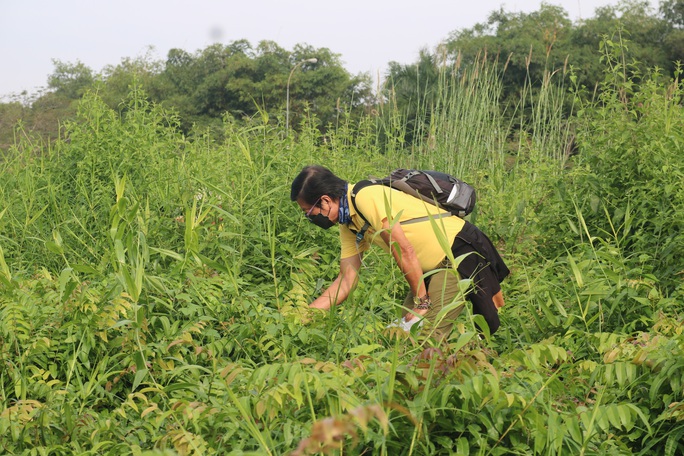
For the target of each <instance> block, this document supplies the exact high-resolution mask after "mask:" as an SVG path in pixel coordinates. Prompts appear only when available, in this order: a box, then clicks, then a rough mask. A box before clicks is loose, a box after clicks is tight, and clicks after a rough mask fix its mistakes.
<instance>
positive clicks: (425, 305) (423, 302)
mask: <svg viewBox="0 0 684 456" xmlns="http://www.w3.org/2000/svg"><path fill="white" fill-rule="evenodd" d="M431 305H432V301H430V295H429V294H427V293H425V296H423V297H422V298H419V297H418V296H414V297H413V307H414V308H415V309H418V310H425V309H429V308H430V306H431Z"/></svg>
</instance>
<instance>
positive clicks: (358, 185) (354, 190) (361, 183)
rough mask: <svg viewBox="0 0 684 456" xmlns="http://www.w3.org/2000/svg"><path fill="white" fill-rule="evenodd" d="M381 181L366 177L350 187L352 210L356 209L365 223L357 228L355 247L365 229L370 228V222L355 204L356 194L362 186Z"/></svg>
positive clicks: (361, 238)
mask: <svg viewBox="0 0 684 456" xmlns="http://www.w3.org/2000/svg"><path fill="white" fill-rule="evenodd" d="M381 183H382V182H380V181H379V180H376V179H366V180H361V181H358V182H357V183H356V184H355V185H354V188H352V191H351V203H352V206H354V210H355V211H356V213H357V214H359V216H360V217H361V218H362V219H363V221H364V222H365V223H364V224H363V227H362V228H361V230H359V231H358V232H357V233H356V246H357V247H358V245H359V243H360V242H361V241H362V240H363V237H364V236H365V234H366V231H368V228H370V222H368V219H367V218H366V216H365V215H363V213H362V212H361V211H360V210H359V208H358V207H357V206H356V195H358V194H359V192H360V191H361V190H362V189H364V188H366V187H368V186H371V185H376V184H381Z"/></svg>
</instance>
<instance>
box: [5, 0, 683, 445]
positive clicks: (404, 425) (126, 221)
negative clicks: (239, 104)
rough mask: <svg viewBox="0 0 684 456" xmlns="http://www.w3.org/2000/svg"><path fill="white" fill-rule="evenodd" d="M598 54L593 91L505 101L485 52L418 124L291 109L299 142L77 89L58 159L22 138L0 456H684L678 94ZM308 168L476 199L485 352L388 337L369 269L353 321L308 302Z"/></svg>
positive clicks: (531, 89) (393, 111)
mask: <svg viewBox="0 0 684 456" xmlns="http://www.w3.org/2000/svg"><path fill="white" fill-rule="evenodd" d="M673 8H674V7H673ZM673 11H676V10H675V9H673ZM600 49H601V54H600V56H595V59H596V60H597V61H600V62H601V65H602V72H601V79H600V81H599V84H598V90H597V91H596V92H594V91H593V90H589V91H587V90H585V89H584V88H583V87H582V86H583V84H581V83H580V82H579V79H578V76H577V73H576V72H575V71H574V70H571V69H570V68H568V69H567V72H563V71H554V70H549V69H547V70H546V71H545V72H542V77H541V79H540V82H541V83H539V84H537V83H536V82H533V81H532V79H531V78H529V79H528V81H527V83H525V84H524V85H523V86H522V87H521V89H520V91H519V92H518V97H517V99H516V100H515V103H510V96H511V95H510V93H509V92H508V91H507V88H506V86H505V84H504V81H505V80H506V71H507V69H504V63H503V62H499V63H497V62H492V61H489V60H488V59H486V58H478V59H476V60H473V61H472V62H467V61H465V60H464V61H462V62H461V63H460V66H459V67H458V71H453V72H452V71H447V70H444V69H441V70H440V69H439V68H437V69H436V71H435V73H431V74H430V78H431V80H432V78H433V77H434V80H435V81H436V84H437V85H436V86H435V91H434V92H433V93H432V94H431V95H430V98H429V99H425V100H424V101H421V102H420V103H418V104H417V105H416V106H415V109H414V110H413V111H412V113H413V114H411V115H408V111H406V110H404V109H403V108H401V106H399V104H398V102H396V99H395V104H394V105H392V104H391V103H387V104H384V105H383V106H381V107H380V108H379V111H378V113H377V115H372V116H364V115H360V114H359V115H356V114H355V115H350V114H349V113H344V114H342V113H340V117H339V119H338V121H336V122H330V121H329V120H328V117H326V116H327V114H325V110H323V111H321V116H320V117H319V114H318V113H317V112H316V111H315V110H308V111H301V112H300V113H299V115H298V117H296V127H297V130H296V132H290V134H285V133H286V132H285V131H284V130H285V129H284V118H282V116H272V115H269V113H268V111H267V110H265V109H257V110H256V111H255V112H254V113H253V115H250V116H247V117H246V118H244V119H241V120H237V119H235V118H234V116H231V115H225V116H223V117H222V120H221V121H218V120H216V119H214V120H211V121H208V122H206V123H205V124H203V125H204V127H199V126H195V127H194V128H190V129H189V130H186V128H187V126H186V125H185V122H187V118H185V117H183V114H182V113H183V111H182V110H180V109H179V110H176V109H171V108H169V107H168V106H167V103H165V102H158V103H154V102H153V101H152V100H154V95H153V92H154V90H156V89H155V88H154V87H155V86H154V84H152V81H151V80H150V81H144V80H142V81H140V80H138V81H137V82H136V81H131V82H132V85H131V88H130V90H128V91H127V93H126V94H125V97H124V99H123V101H122V100H121V99H120V100H119V102H117V103H116V104H115V106H112V100H113V99H114V98H111V99H110V98H108V97H111V96H113V95H112V93H111V92H107V91H102V92H98V91H95V90H89V89H87V88H86V89H85V90H84V91H83V92H82V97H81V98H80V99H79V100H78V101H74V103H73V106H72V107H71V108H70V109H73V112H74V117H73V118H71V119H70V120H65V119H62V124H61V130H60V135H59V137H58V138H56V139H54V140H52V141H41V139H42V138H43V137H36V136H34V135H32V134H29V133H27V132H25V130H22V126H21V125H19V127H18V128H17V129H16V131H17V132H18V135H17V140H16V141H14V142H12V145H11V146H10V147H9V148H8V149H7V151H6V152H3V155H2V156H1V157H0V172H1V173H2V179H1V180H0V365H1V366H2V368H0V450H1V452H2V453H3V454H27V455H34V454H35V455H41V454H50V455H61V454H64V455H67V454H97V455H102V454H105V455H120V454H131V455H176V454H177V455H199V454H217V455H218V454H230V455H247V454H254V455H256V454H259V455H280V454H294V455H305V454H319V453H322V454H339V455H342V454H377V455H397V454H405V455H450V454H462V455H468V454H478V455H509V454H520V455H528V454H539V455H567V454H578V455H606V454H609V455H625V454H627V455H629V454H635V455H651V454H663V455H667V456H674V455H677V454H682V452H684V443H683V442H684V316H683V314H682V310H683V309H684V306H683V304H684V286H683V284H682V275H683V274H684V255H682V251H683V250H684V234H682V233H684V230H683V229H682V220H683V219H684V190H682V185H681V181H682V179H683V178H684V160H682V146H681V145H682V143H683V142H684V130H683V129H682V126H683V125H684V111H683V110H682V96H683V95H684V84H682V81H681V80H680V71H679V68H678V67H675V68H674V70H673V71H674V72H673V76H674V77H673V78H670V77H669V75H667V74H664V73H663V72H661V71H660V70H652V71H649V70H644V69H642V68H640V67H639V66H638V65H635V64H633V61H632V59H631V55H630V54H629V46H628V43H627V45H625V43H624V42H621V41H619V40H609V39H606V40H604V41H603V42H602V44H601V47H600ZM304 55H305V56H308V55H310V54H304ZM181 60H182V59H181ZM313 72H314V71H312V73H313ZM286 76H287V75H286ZM312 77H313V76H312ZM78 80H82V79H78ZM146 82H147V83H149V84H146ZM125 85H126V84H123V85H122V86H121V87H123V86H125ZM148 90H149V92H148ZM249 90H252V89H249ZM53 96H58V92H55V93H54V94H53ZM504 99H507V100H509V101H504ZM3 106H6V107H7V106H9V107H10V108H12V105H3ZM501 106H507V109H505V110H502V109H500V108H501ZM14 108H16V109H17V110H21V109H24V108H23V107H21V106H14ZM224 108H225V107H223V108H217V109H224ZM179 112H181V114H179ZM345 112H346V111H345ZM196 124H197V123H196ZM325 125H327V127H325V128H324V126H325ZM409 137H410V141H409V140H407V138H409ZM310 163H321V164H324V165H327V166H329V167H330V168H331V169H333V170H334V171H335V172H336V173H337V174H339V175H340V176H343V177H345V178H348V179H349V180H350V181H355V180H358V179H361V178H365V177H367V176H368V175H370V174H373V175H383V174H385V173H387V172H388V171H389V170H390V169H392V168H394V167H399V166H403V167H419V168H435V169H440V170H444V171H446V172H450V173H453V174H456V175H460V176H462V177H463V178H464V179H466V180H467V181H469V182H471V183H472V184H474V185H475V187H476V188H477V189H478V197H479V202H478V207H477V209H476V211H475V212H474V213H473V214H472V215H471V216H470V218H471V220H472V221H473V222H475V223H476V224H477V225H478V226H480V227H481V228H482V229H483V230H484V231H485V232H487V233H488V234H489V235H490V237H491V238H492V240H493V241H494V242H495V243H496V244H497V245H498V246H499V247H500V251H501V252H502V254H503V255H504V257H505V258H506V260H507V263H508V265H509V266H510V267H511V270H512V275H511V277H510V278H508V279H507V280H506V281H505V282H504V283H503V288H504V293H505V294H506V300H507V306H506V307H505V308H504V309H503V310H502V313H501V319H502V326H501V328H500V329H499V331H498V332H497V333H496V335H495V336H493V337H491V338H485V339H480V338H479V337H478V336H477V333H476V331H475V326H474V322H473V318H472V316H471V315H464V316H461V317H460V319H459V320H458V324H457V325H456V327H455V329H454V332H453V334H452V335H451V337H450V338H449V339H448V341H447V342H446V343H445V344H443V345H439V346H437V345H435V344H434V342H433V341H432V340H431V339H429V338H426V337H425V336H424V335H421V334H420V333H412V334H404V333H403V332H401V331H400V330H398V329H396V328H390V329H387V328H386V326H387V324H388V323H389V322H391V321H392V320H394V319H395V318H396V315H397V314H398V312H399V311H400V309H399V308H398V306H399V304H400V303H401V301H402V300H403V296H404V294H405V291H406V287H405V284H404V281H403V278H402V276H401V274H400V273H399V271H398V270H397V269H396V267H394V266H393V265H392V261H391V259H390V258H389V256H387V255H384V254H382V253H380V252H376V251H372V252H371V254H369V255H367V258H364V263H365V267H364V269H363V270H362V271H361V283H360V284H359V287H358V288H357V289H356V290H355V292H354V293H353V294H352V296H351V297H350V298H349V299H348V301H347V302H345V304H344V305H343V306H341V307H339V308H337V309H334V310H333V311H331V312H326V313H319V312H314V311H311V310H310V309H308V307H307V302H309V301H310V300H311V298H312V297H313V296H315V295H317V293H318V292H319V291H320V289H321V287H322V286H323V285H324V284H325V283H326V282H327V281H329V280H331V279H332V278H333V277H335V276H336V274H337V255H338V251H337V249H338V241H337V238H336V235H335V233H334V232H324V231H323V230H320V229H317V228H316V227H314V226H312V225H311V224H310V223H308V222H307V221H306V219H305V218H304V217H302V214H301V212H300V211H299V210H298V208H297V207H296V205H294V204H293V203H291V202H290V201H289V185H290V182H291V179H292V177H293V176H294V175H296V173H297V172H298V171H299V170H300V169H301V167H302V166H303V165H305V164H310Z"/></svg>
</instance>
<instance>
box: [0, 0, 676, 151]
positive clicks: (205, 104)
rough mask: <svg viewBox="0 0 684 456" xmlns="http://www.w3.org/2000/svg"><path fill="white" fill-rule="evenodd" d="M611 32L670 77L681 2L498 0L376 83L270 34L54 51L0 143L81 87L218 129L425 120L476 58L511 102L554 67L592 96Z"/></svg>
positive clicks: (0, 125)
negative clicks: (143, 97)
mask: <svg viewBox="0 0 684 456" xmlns="http://www.w3.org/2000/svg"><path fill="white" fill-rule="evenodd" d="M616 41H620V45H619V46H615V49H617V51H616V52H622V50H624V49H628V50H629V55H630V59H631V61H630V63H629V64H630V68H631V69H632V71H633V75H632V76H634V75H637V79H636V80H637V81H638V75H639V73H641V74H645V73H646V72H648V71H651V70H652V69H654V68H658V69H659V71H661V73H662V76H663V77H665V78H670V77H673V76H674V75H675V74H676V72H677V71H678V69H679V62H681V61H682V60H684V0H663V1H661V2H660V6H659V8H658V10H657V11H654V10H653V9H652V8H651V7H650V6H649V3H648V2H647V1H641V0H622V1H621V2H620V3H618V4H617V5H615V6H605V7H601V8H598V9H597V10H596V11H595V15H594V16H593V17H591V18H589V19H583V20H579V21H576V22H572V21H571V20H570V19H569V16H568V13H567V11H565V10H564V9H563V8H562V7H559V6H553V5H549V4H545V3H543V4H542V5H541V7H540V9H539V10H538V11H533V12H530V13H523V12H507V11H505V10H504V9H503V8H501V9H499V10H496V11H493V12H491V13H490V15H489V17H488V19H487V21H486V22H484V23H479V24H476V25H474V26H473V27H471V28H467V29H462V30H457V31H454V32H453V33H452V34H451V35H450V36H449V37H448V38H446V39H445V40H444V41H443V42H441V43H439V44H438V45H437V46H436V47H435V49H433V50H429V49H425V50H423V51H421V52H420V54H419V56H418V58H417V60H416V61H415V62H413V63H408V64H402V63H399V62H390V63H389V65H388V69H387V71H386V74H385V75H384V79H383V83H382V85H381V86H380V87H379V89H378V90H377V91H374V90H373V87H372V80H371V77H370V75H369V74H367V73H361V74H358V75H353V74H351V73H350V72H349V71H347V70H346V69H345V68H344V66H343V65H342V61H341V58H340V55H339V54H336V53H334V52H333V51H331V50H330V49H328V48H314V47H312V46H309V45H306V44H301V45H297V46H295V47H294V48H293V49H292V50H286V49H284V48H282V47H281V46H279V45H278V44H277V43H275V42H272V41H261V42H259V43H258V44H257V45H256V46H253V45H252V44H251V43H250V42H249V41H247V40H237V41H233V42H231V43H228V44H213V45H211V46H208V47H206V48H205V49H202V50H198V51H196V52H194V53H191V52H188V51H185V50H182V49H171V50H170V51H169V52H168V54H167V56H166V58H165V59H164V60H155V59H154V58H152V57H151V55H150V54H148V55H145V56H143V57H138V58H125V59H123V60H122V61H121V62H120V63H119V64H117V65H109V66H106V67H105V68H104V69H103V70H102V71H101V72H99V73H98V72H95V71H93V70H92V69H91V68H89V67H87V66H86V65H84V64H83V63H81V62H78V61H77V62H75V63H70V62H62V61H59V60H55V61H54V71H53V73H52V74H51V75H50V76H49V77H48V80H47V89H46V90H44V91H43V92H41V93H38V94H33V95H27V94H24V95H23V96H24V99H23V100H22V99H20V96H15V97H14V99H12V100H10V101H9V102H5V103H0V149H7V148H8V147H9V146H11V144H12V143H13V142H14V140H15V138H16V134H17V132H19V133H20V134H28V135H35V136H37V137H40V138H43V139H49V138H54V137H56V135H58V132H59V130H58V129H59V123H60V121H64V120H66V119H70V118H72V117H73V116H74V114H75V110H76V105H77V101H78V100H80V99H81V97H82V96H83V94H84V93H85V92H86V91H88V90H96V91H97V92H98V93H99V95H100V96H101V97H102V98H103V99H104V100H105V101H106V102H107V103H108V104H109V105H110V106H111V107H118V106H123V105H122V103H121V102H122V100H123V99H124V98H125V97H126V95H127V94H128V93H129V91H130V88H131V87H132V86H139V87H141V88H142V89H143V90H144V91H145V93H146V94H147V97H148V98H149V100H150V101H152V102H154V103H159V104H162V105H164V106H166V107H169V108H172V109H173V110H174V111H175V112H177V113H178V116H179V119H180V125H181V128H182V129H183V131H184V133H186V134H190V133H192V132H197V131H205V132H206V131H207V130H208V131H212V130H213V131H219V130H220V126H221V124H222V123H223V122H226V121H230V122H233V121H234V122H244V121H245V120H247V119H251V118H254V117H259V118H261V119H263V120H266V121H268V122H274V123H275V122H280V123H282V124H284V123H285V118H286V117H289V119H288V120H289V122H288V123H289V125H291V126H294V127H295V128H296V127H297V125H298V124H299V123H300V122H301V120H302V119H303V118H304V116H307V117H308V118H314V119H316V122H317V123H318V125H319V128H320V130H321V131H325V130H326V129H327V128H329V127H330V126H334V125H337V124H338V122H340V120H346V119H348V118H350V117H351V118H359V117H361V116H366V115H368V114H373V115H375V116H376V117H378V118H379V119H380V122H378V125H380V126H383V125H387V123H388V119H387V117H388V116H390V115H391V114H388V112H398V113H400V114H401V115H402V122H405V123H406V124H407V125H412V124H416V125H417V124H421V123H423V122H426V121H428V120H426V119H425V117H426V116H427V115H429V112H430V108H429V107H430V106H433V105H434V104H435V102H436V98H437V97H438V96H439V93H438V92H439V88H443V87H444V84H443V78H444V75H445V74H449V75H451V76H454V75H455V74H456V73H458V71H459V69H460V68H463V67H464V65H469V64H472V63H475V62H477V61H478V60H480V59H485V60H488V61H495V62H498V63H499V64H500V67H501V68H502V78H503V79H502V80H503V90H504V96H503V98H502V99H503V100H504V103H507V104H510V103H515V102H516V99H517V97H518V96H519V94H520V92H521V90H522V88H523V87H526V86H532V87H534V86H536V85H540V84H542V83H543V81H544V79H545V78H546V77H548V75H549V74H553V73H557V72H561V71H562V72H563V73H565V74H567V75H569V76H571V78H572V81H573V84H574V86H575V88H577V89H579V91H583V92H584V93H586V94H587V96H591V95H592V94H593V93H595V92H596V91H597V90H599V89H600V88H599V82H600V81H601V80H602V79H603V74H602V73H603V71H604V68H605V66H604V64H603V62H602V61H601V60H602V58H601V57H600V55H601V53H603V54H605V53H607V52H611V51H612V50H611V49H610V46H611V43H614V42H616ZM600 46H603V47H604V49H600ZM313 59H315V63H312V61H313ZM295 67H297V68H296V71H294V70H295ZM456 76H457V74H456ZM440 78H442V84H440ZM288 89H289V97H286V93H287V92H288ZM385 106H391V107H392V110H388V109H384V107H385ZM502 109H506V107H505V106H502ZM414 131H420V129H419V128H417V129H414ZM409 136H410V135H409ZM408 140H411V138H410V137H409V138H408Z"/></svg>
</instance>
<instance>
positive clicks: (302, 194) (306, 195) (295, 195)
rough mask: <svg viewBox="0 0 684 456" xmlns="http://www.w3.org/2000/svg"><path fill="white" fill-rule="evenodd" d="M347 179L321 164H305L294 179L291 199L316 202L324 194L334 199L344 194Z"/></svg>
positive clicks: (309, 202) (308, 202) (310, 202)
mask: <svg viewBox="0 0 684 456" xmlns="http://www.w3.org/2000/svg"><path fill="white" fill-rule="evenodd" d="M346 188H347V181H345V180H343V179H340V178H339V177H337V176H336V175H334V174H333V172H332V171H330V170H329V169H328V168H326V167H324V166H320V165H311V166H305V167H304V168H302V170H301V172H300V173H299V174H298V175H297V177H295V179H294V181H292V188H291V190H290V199H291V200H292V201H297V200H302V201H304V202H305V203H307V204H312V205H313V204H315V203H316V201H318V199H319V198H320V197H321V196H323V195H328V196H329V197H331V198H333V199H334V200H337V199H339V198H340V197H342V196H344V194H345V190H346Z"/></svg>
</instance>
